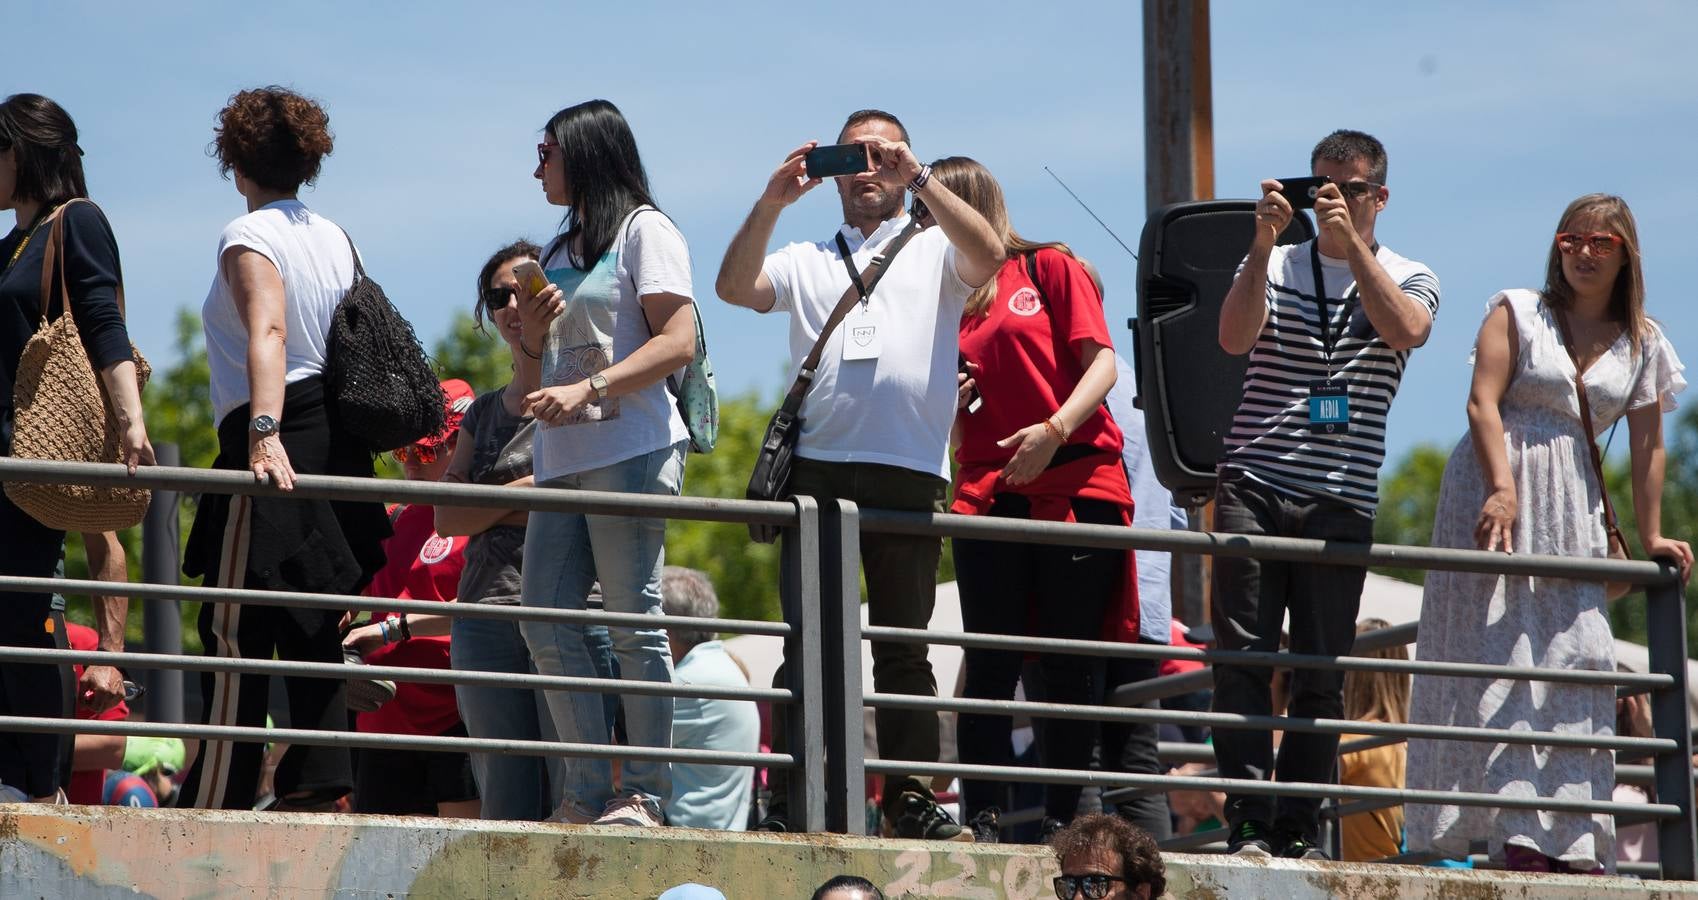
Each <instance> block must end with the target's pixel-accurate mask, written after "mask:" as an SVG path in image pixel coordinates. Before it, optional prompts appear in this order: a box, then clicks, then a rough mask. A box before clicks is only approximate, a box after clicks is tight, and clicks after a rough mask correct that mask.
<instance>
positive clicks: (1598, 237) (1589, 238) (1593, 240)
mask: <svg viewBox="0 0 1698 900" xmlns="http://www.w3.org/2000/svg"><path fill="white" fill-rule="evenodd" d="M1621 244H1622V241H1621V235H1619V234H1611V233H1610V232H1608V231H1594V232H1591V233H1585V234H1583V233H1581V232H1578V231H1564V232H1560V233H1558V234H1557V236H1556V246H1557V249H1558V250H1561V251H1562V252H1564V253H1567V254H1568V255H1570V256H1573V255H1575V254H1577V253H1579V252H1580V248H1582V247H1586V248H1589V249H1591V251H1592V255H1593V256H1595V257H1597V258H1599V259H1607V258H1609V257H1611V256H1614V255H1615V252H1616V250H1618V249H1620V248H1621Z"/></svg>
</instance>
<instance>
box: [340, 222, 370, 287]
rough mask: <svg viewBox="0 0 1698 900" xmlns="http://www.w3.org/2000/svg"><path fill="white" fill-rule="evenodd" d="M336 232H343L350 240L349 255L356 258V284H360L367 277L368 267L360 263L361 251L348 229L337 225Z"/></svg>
mask: <svg viewBox="0 0 1698 900" xmlns="http://www.w3.org/2000/svg"><path fill="white" fill-rule="evenodd" d="M336 230H337V231H340V232H342V236H343V237H344V238H347V239H348V253H349V255H351V256H353V257H354V283H355V284H359V283H360V282H361V281H363V280H364V279H365V277H366V267H365V265H364V264H362V263H361V262H360V251H359V250H358V249H356V248H355V247H354V238H353V236H352V235H350V234H348V229H346V228H343V227H342V226H340V225H337V226H336Z"/></svg>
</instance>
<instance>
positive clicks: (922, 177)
mask: <svg viewBox="0 0 1698 900" xmlns="http://www.w3.org/2000/svg"><path fill="white" fill-rule="evenodd" d="M931 180H932V167H931V166H928V165H925V164H921V166H920V174H918V175H915V176H914V180H913V181H910V182H908V190H910V191H913V192H914V193H916V194H918V193H919V192H921V191H923V190H925V189H926V185H927V184H930V183H931Z"/></svg>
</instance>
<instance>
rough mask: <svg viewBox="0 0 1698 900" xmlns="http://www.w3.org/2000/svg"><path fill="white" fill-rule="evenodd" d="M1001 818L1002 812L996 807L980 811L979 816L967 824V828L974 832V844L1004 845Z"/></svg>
mask: <svg viewBox="0 0 1698 900" xmlns="http://www.w3.org/2000/svg"><path fill="white" fill-rule="evenodd" d="M1001 818H1002V810H1000V809H997V808H996V807H994V806H988V807H986V808H984V809H982V810H980V811H979V814H978V815H976V816H974V817H973V818H972V819H971V820H969V821H968V822H967V827H968V828H970V829H972V831H973V843H975V844H1000V843H1002V826H1001V824H999V820H1000V819H1001Z"/></svg>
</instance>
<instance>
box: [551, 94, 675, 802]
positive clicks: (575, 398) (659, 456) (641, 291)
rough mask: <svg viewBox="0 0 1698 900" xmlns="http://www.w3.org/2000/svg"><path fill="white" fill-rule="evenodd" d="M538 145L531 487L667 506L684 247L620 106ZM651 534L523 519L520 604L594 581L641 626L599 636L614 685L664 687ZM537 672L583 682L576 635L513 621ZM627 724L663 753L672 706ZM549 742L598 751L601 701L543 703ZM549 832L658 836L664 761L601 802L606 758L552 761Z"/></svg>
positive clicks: (655, 707)
mask: <svg viewBox="0 0 1698 900" xmlns="http://www.w3.org/2000/svg"><path fill="white" fill-rule="evenodd" d="M543 135H544V136H543V141H542V143H540V144H538V145H537V156H538V163H537V168H536V172H535V173H534V174H535V177H536V178H537V180H538V181H540V182H542V188H543V193H544V195H545V196H546V197H547V199H548V202H549V203H552V204H554V205H556V206H565V207H567V208H568V209H567V212H566V217H565V226H566V227H565V230H564V232H562V233H561V234H560V235H559V236H558V237H557V238H555V240H554V241H553V242H552V243H551V244H550V245H549V247H548V249H547V250H546V251H545V252H544V253H543V259H542V265H543V268H544V269H545V270H546V272H547V276H548V279H547V280H548V282H549V283H548V284H547V285H546V286H544V287H543V288H542V290H540V291H533V290H532V286H531V285H529V284H525V283H523V282H524V279H521V283H520V285H519V288H518V291H519V297H518V307H519V315H520V318H521V321H522V332H523V333H522V335H521V339H520V343H519V350H520V352H521V353H523V354H524V355H526V356H527V357H529V358H531V359H533V360H537V361H539V362H540V363H541V366H540V371H539V372H538V373H537V377H538V381H537V383H535V384H533V385H527V388H532V389H531V390H530V392H529V393H528V394H527V395H526V397H525V406H526V408H527V409H528V410H529V412H530V413H531V414H532V415H533V416H535V417H536V420H537V432H536V438H535V442H534V448H533V451H534V466H535V478H536V482H537V484H538V485H540V486H543V487H554V488H571V489H577V490H600V491H621V492H626V493H643V494H666V495H672V496H676V495H677V494H678V493H679V491H680V490H681V489H682V487H683V482H684V450H685V447H686V446H687V441H688V440H689V432H688V431H687V430H686V428H685V425H684V420H683V419H682V418H681V417H680V416H679V414H678V409H677V398H676V397H675V396H674V395H673V393H672V389H671V387H670V386H669V385H668V384H667V375H669V374H671V373H672V372H675V371H677V370H678V369H680V368H682V367H683V366H685V365H686V364H688V363H689V362H690V360H691V359H692V358H693V357H694V354H695V347H696V333H695V319H694V315H693V310H692V308H691V303H692V302H693V301H692V297H693V294H692V289H691V282H690V256H689V248H688V247H687V246H686V245H685V242H684V237H683V235H682V234H680V233H679V231H678V229H677V228H676V227H675V226H674V225H673V224H672V221H671V220H670V219H668V218H667V217H666V216H665V215H663V214H662V213H661V212H660V211H659V210H658V209H656V208H655V205H654V201H653V198H652V197H651V195H650V192H649V183H648V175H647V174H646V173H645V172H644V171H643V164H642V159H641V157H639V156H638V154H637V142H636V138H635V137H634V136H633V135H632V134H631V128H630V125H628V124H627V123H626V121H625V117H624V116H623V115H621V114H620V112H619V109H618V108H617V107H615V106H614V105H613V104H612V103H609V102H607V101H606V100H591V101H588V102H585V103H580V104H578V105H576V106H570V107H567V108H566V109H563V110H561V111H560V112H558V113H555V115H554V117H553V118H551V119H550V120H549V122H548V125H547V127H546V128H545V129H544V133H543ZM665 540H666V522H665V520H663V519H656V518H638V517H625V516H590V515H585V514H583V513H560V512H537V513H533V514H531V516H530V525H529V528H528V532H527V534H526V536H525V561H524V588H523V602H524V605H526V606H535V607H540V608H546V609H574V610H578V609H583V608H584V607H585V603H586V600H587V598H588V595H589V593H590V587H591V585H592V583H594V582H595V581H596V580H597V578H598V577H599V579H600V582H601V591H602V598H603V604H604V606H605V608H606V610H607V611H608V612H615V613H645V614H648V615H652V616H655V617H656V624H655V625H654V626H652V627H644V628H633V627H613V628H610V629H609V630H610V631H611V632H612V637H613V647H614V654H615V657H616V659H617V660H618V663H619V673H620V677H622V678H628V679H633V680H638V681H670V680H671V678H672V657H671V654H670V652H669V649H668V646H667V639H666V630H665V629H664V628H663V627H661V625H660V624H659V618H658V617H659V616H661V615H662V607H661V597H660V569H661V564H662V552H663V551H662V546H663V544H664V542H665ZM521 630H522V631H523V633H524V636H525V643H526V644H527V645H529V647H530V650H531V657H532V659H533V660H534V661H535V663H536V667H537V671H539V672H541V673H543V674H545V675H569V676H576V677H591V676H593V675H594V674H595V672H594V669H593V667H592V666H591V662H590V657H589V654H588V652H587V651H586V650H585V647H584V640H583V632H584V627H583V626H582V625H579V624H575V623H571V624H569V623H558V622H526V623H524V625H523V626H522V627H521ZM622 699H623V703H624V708H625V729H626V734H627V735H628V737H629V738H630V743H631V744H632V745H634V746H639V747H670V746H671V744H672V706H673V704H672V699H671V698H670V697H657V696H652V695H642V694H628V695H625V696H624V697H623V698H622ZM548 704H549V709H550V711H551V713H552V717H553V719H554V727H555V730H556V732H557V733H558V734H559V737H560V739H561V740H562V741H568V742H578V743H592V744H606V743H608V742H609V741H610V735H609V732H608V727H607V721H606V719H605V717H604V714H603V708H602V704H601V700H600V698H599V697H597V696H596V695H595V694H589V693H583V692H579V691H550V692H548ZM564 768H565V775H564V779H563V780H564V784H563V788H564V790H563V792H562V798H561V801H560V805H559V808H558V809H557V810H556V811H555V814H554V816H553V817H551V818H553V819H554V820H556V821H565V822H588V821H596V822H599V823H602V824H620V825H659V824H662V823H663V822H664V814H663V813H662V811H661V810H662V804H664V803H665V801H666V797H667V795H668V794H669V792H670V788H671V772H670V766H669V765H668V764H666V763H657V762H649V761H643V760H633V761H628V762H626V763H625V765H624V766H623V769H622V784H621V793H620V795H619V796H617V797H616V796H614V794H613V773H612V769H611V767H610V766H609V764H608V762H607V761H606V760H600V759H568V760H567V761H566V763H565V766H564Z"/></svg>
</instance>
